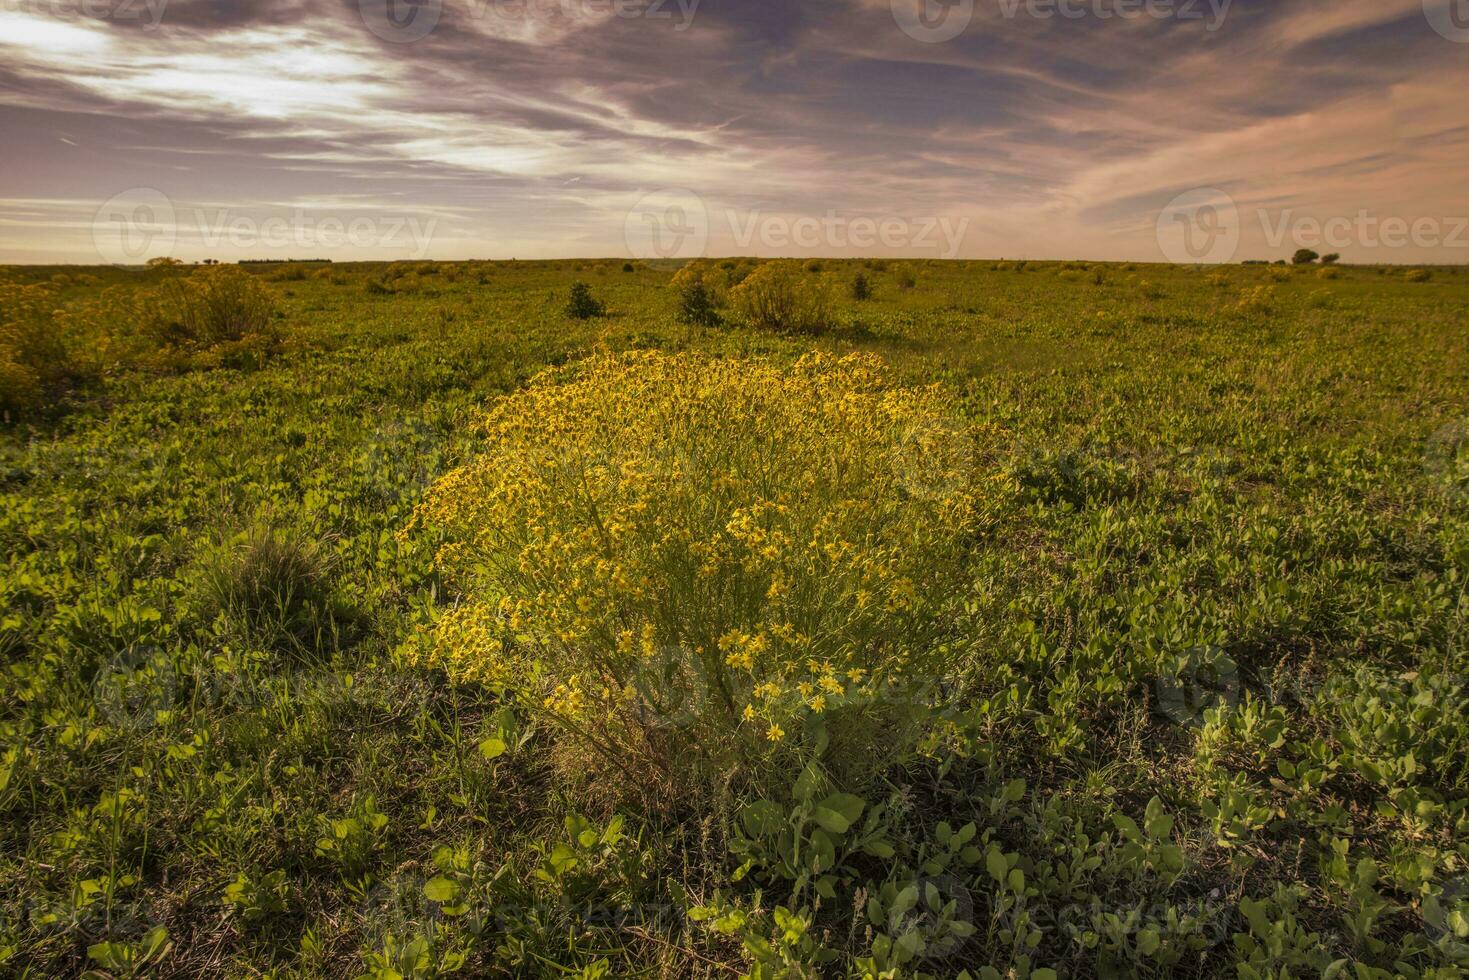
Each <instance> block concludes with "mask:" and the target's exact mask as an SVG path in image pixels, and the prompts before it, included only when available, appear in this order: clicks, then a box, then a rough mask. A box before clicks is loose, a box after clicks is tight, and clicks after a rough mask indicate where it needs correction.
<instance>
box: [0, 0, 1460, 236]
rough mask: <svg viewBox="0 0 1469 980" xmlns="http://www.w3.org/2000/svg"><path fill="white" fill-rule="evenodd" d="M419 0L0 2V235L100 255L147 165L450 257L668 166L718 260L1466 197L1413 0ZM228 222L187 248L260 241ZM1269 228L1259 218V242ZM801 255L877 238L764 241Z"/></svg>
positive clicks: (1441, 87)
mask: <svg viewBox="0 0 1469 980" xmlns="http://www.w3.org/2000/svg"><path fill="white" fill-rule="evenodd" d="M122 2H123V0H118V5H120V4H122ZM388 2H389V4H390V5H395V6H396V5H399V4H402V3H404V2H405V0H388ZM899 2H907V0H899ZM918 2H926V0H918ZM428 3H429V4H430V6H427V7H424V8H423V9H421V10H419V11H418V12H416V13H415V12H414V11H413V10H411V9H410V8H407V7H400V8H399V9H398V11H397V12H398V14H399V15H400V19H399V21H396V22H394V23H395V24H398V25H399V26H401V25H402V24H405V23H406V24H409V25H410V26H411V25H412V23H413V22H412V16H423V17H427V16H429V15H430V14H432V15H433V17H434V20H433V23H432V30H430V31H428V32H427V33H426V34H425V35H424V36H422V37H421V38H419V39H417V40H413V41H405V40H404V35H402V34H401V33H400V34H397V35H395V34H394V32H393V30H384V29H381V27H382V25H381V24H374V23H373V21H372V18H373V16H374V13H373V10H374V9H375V8H373V7H372V4H371V3H369V2H368V0H363V2H362V3H360V4H359V3H358V2H357V0H241V2H237V3H230V4H224V3H218V2H214V0H171V2H167V3H164V2H163V0H155V4H156V6H153V7H147V6H145V5H144V2H143V0H135V2H134V3H133V4H132V5H131V6H132V7H133V9H134V10H135V11H141V13H140V14H138V15H136V16H130V17H123V16H121V15H120V14H118V10H119V9H120V7H119V6H118V5H115V6H114V8H111V9H112V10H113V12H114V14H117V15H115V16H101V17H89V16H82V15H81V13H80V12H79V11H78V9H77V8H76V7H75V6H65V5H63V4H60V3H46V2H33V3H27V2H18V3H13V4H10V5H7V7H6V8H5V9H4V10H3V11H0V58H3V61H0V85H3V87H4V91H5V96H4V97H3V106H0V125H3V126H4V128H5V131H6V133H7V143H8V148H7V149H5V150H3V151H0V153H3V154H4V159H3V162H4V165H5V172H6V175H7V176H6V179H7V186H6V187H5V188H4V190H3V193H4V194H5V195H6V197H7V198H8V200H6V201H4V202H0V258H3V259H5V260H8V261H60V260H70V261H95V260H97V259H98V251H97V248H96V245H95V243H94V241H93V236H92V233H91V218H90V216H91V215H93V214H95V213H96V211H97V208H98V207H99V206H100V205H102V204H103V202H105V201H107V200H109V199H111V198H112V197H113V196H114V195H117V194H119V193H122V192H125V191H128V190H129V189H131V188H138V187H148V188H155V189H157V190H158V191H161V192H162V193H163V194H164V195H166V196H167V198H168V199H169V200H170V201H171V202H173V204H174V205H175V206H176V208H177V209H178V210H179V211H180V212H182V213H184V214H191V213H194V212H196V211H197V210H198V209H201V208H204V209H215V210H216V211H218V210H220V209H224V210H226V211H228V212H230V213H233V214H237V215H241V214H243V215H252V216H257V217H258V216H260V215H262V214H266V213H267V212H269V211H271V209H275V210H277V211H279V212H281V213H294V212H295V211H297V210H299V209H301V208H302V204H301V203H300V202H303V201H309V202H312V204H311V206H310V207H308V208H306V210H307V211H308V212H309V213H311V214H321V213H324V212H325V211H330V210H332V209H336V210H337V211H338V212H340V214H341V216H343V217H345V218H351V217H354V216H357V215H359V214H360V213H361V212H362V211H364V210H365V211H375V212H376V213H379V214H384V215H395V214H415V215H422V216H424V217H425V219H427V218H428V217H432V218H433V219H434V225H435V229H436V230H435V233H434V240H433V242H432V243H431V249H430V252H431V254H434V255H436V256H442V257H446V258H448V257H466V256H469V255H487V256H490V255H518V256H521V257H528V256H532V255H558V254H573V253H574V254H621V253H624V252H626V251H627V250H628V248H629V245H628V242H627V239H626V236H625V233H624V232H625V225H626V223H627V217H628V213H629V210H630V209H632V208H634V207H635V206H636V205H637V202H639V201H640V200H643V199H644V195H646V194H647V193H648V192H650V191H654V190H658V189H667V188H680V189H685V190H687V191H690V192H693V193H695V194H696V195H698V199H699V200H701V201H702V202H703V205H704V207H705V209H706V213H707V221H708V223H709V225H710V227H709V245H708V247H709V248H710V249H711V250H729V251H734V250H739V249H740V245H741V243H740V241H738V240H737V239H738V236H736V235H731V234H730V227H731V225H738V224H739V222H741V221H746V220H748V218H749V216H751V215H757V216H762V217H763V218H765V219H774V218H778V219H779V220H781V221H784V222H787V223H790V222H796V221H800V220H801V219H803V218H809V219H826V217H827V216H828V215H831V214H836V215H837V216H839V217H840V218H843V219H844V220H850V219H851V218H854V217H857V216H865V217H871V218H873V219H874V220H876V219H881V218H884V217H890V218H894V219H902V220H905V221H922V220H924V219H929V218H932V219H938V218H946V219H950V220H953V221H958V220H960V219H963V220H964V221H965V222H966V223H967V224H966V228H967V229H968V230H967V233H966V235H965V238H964V241H963V243H962V253H963V254H966V255H1000V254H1003V255H1009V256H1020V255H1029V256H1072V255H1080V256H1087V257H1096V258H1107V257H1115V258H1137V259H1151V258H1159V257H1160V253H1159V249H1158V244H1157V242H1156V240H1155V237H1154V234H1153V222H1154V220H1155V218H1156V216H1157V214H1158V212H1159V209H1160V208H1162V207H1163V206H1164V205H1165V204H1166V203H1167V201H1168V200H1169V199H1170V198H1171V197H1172V196H1173V195H1175V194H1177V193H1179V192H1181V191H1184V190H1188V189H1190V188H1194V187H1203V186H1213V187H1218V188H1220V189H1222V190H1224V191H1226V192H1227V193H1228V194H1229V195H1230V196H1231V197H1233V198H1234V199H1235V200H1236V201H1237V202H1238V203H1239V204H1240V206H1241V208H1242V209H1244V210H1245V211H1246V212H1249V213H1254V212H1255V211H1259V210H1261V209H1264V210H1267V211H1269V212H1270V213H1272V214H1276V213H1279V212H1281V211H1287V210H1289V211H1291V212H1292V213H1309V214H1313V215H1317V216H1319V217H1322V218H1329V217H1331V216H1333V215H1337V214H1347V215H1351V214H1355V213H1357V212H1358V211H1359V210H1360V209H1369V210H1371V211H1373V212H1374V213H1377V214H1379V215H1381V216H1383V217H1388V216H1398V217H1402V218H1404V219H1406V220H1410V221H1411V220H1414V219H1418V218H1425V217H1427V218H1437V219H1443V218H1450V217H1453V216H1456V215H1463V214H1469V193H1466V191H1465V190H1464V189H1463V181H1462V178H1461V176H1460V175H1461V174H1462V172H1463V170H1464V169H1465V165H1466V164H1469V115H1466V113H1465V112H1464V110H1463V109H1462V108H1460V107H1459V105H1458V100H1457V99H1455V98H1454V97H1453V96H1452V93H1453V92H1456V91H1460V90H1462V86H1463V83H1464V82H1465V81H1466V80H1469V62H1466V60H1465V58H1466V55H1469V45H1462V44H1455V43H1453V42H1452V41H1450V40H1449V39H1446V38H1445V37H1443V36H1441V35H1440V34H1439V33H1437V32H1436V31H1435V30H1433V28H1432V27H1431V26H1430V24H1429V22H1428V20H1427V19H1426V18H1425V17H1424V14H1423V8H1422V5H1421V3H1420V0H1334V2H1330V3H1327V2H1315V0H1282V2H1276V3H1268V4H1267V3H1247V2H1246V0H1234V2H1233V3H1232V4H1223V5H1222V7H1221V6H1220V5H1219V4H1215V5H1214V8H1213V9H1215V10H1217V11H1219V13H1220V14H1221V16H1220V18H1219V19H1218V21H1217V23H1214V22H1212V21H1207V20H1197V19H1184V18H1179V17H1176V16H1175V17H1173V18H1171V19H1170V18H1167V17H1118V16H1103V14H1106V13H1107V12H1108V11H1109V10H1112V9H1114V8H1112V7H1108V6H1107V5H1106V0H1084V2H1083V0H1072V2H1071V4H1070V5H1069V6H1067V7H1065V8H1064V9H1066V10H1070V11H1073V12H1075V11H1080V15H1079V16H1058V15H1052V16H1045V15H1044V14H1043V13H1042V14H1037V13H1036V11H1037V10H1040V11H1045V10H1048V9H1049V10H1055V9H1057V8H1056V5H1055V4H1054V3H1053V4H1051V5H1050V6H1046V5H1044V4H1042V5H1030V4H1027V3H1026V2H1024V0H1015V2H1012V0H976V4H975V8H974V12H973V15H972V17H971V19H970V20H969V22H968V23H967V24H966V25H965V29H964V30H963V31H962V32H960V33H959V34H958V35H957V36H955V37H953V38H951V39H949V40H946V41H944V42H942V43H925V42H924V41H923V40H919V39H915V38H914V37H913V36H910V35H909V34H905V32H904V31H903V30H901V29H900V28H899V24H898V20H897V19H896V18H895V17H894V13H893V9H892V0H803V2H793V3H788V4H770V3H768V2H764V0H702V2H695V0H683V2H682V3H680V2H677V0H646V2H637V3H635V2H633V0H443V3H442V5H441V6H435V5H433V4H436V3H437V0H428ZM1201 5H1203V6H1207V5H1204V4H1202V0H1201ZM378 6H379V7H381V6H382V2H381V0H379V4H378ZM1174 6H1175V7H1177V6H1180V5H1179V4H1175V5H1174ZM154 13H156V14H157V16H156V18H154V17H152V14H154ZM410 15H411V16H410ZM421 23H426V22H421ZM389 26H390V27H391V26H392V25H391V24H390V25H389ZM375 28H377V29H375ZM241 242H243V239H241V240H238V241H230V242H226V243H225V244H223V245H221V244H220V243H219V242H217V241H216V242H213V243H212V244H211V242H209V241H201V240H200V239H199V238H198V236H193V235H180V236H178V238H177V239H176V244H177V250H178V251H179V253H180V254H185V255H186V256H187V257H203V256H204V255H206V254H213V255H217V256H219V257H222V258H235V257H242V256H245V257H249V256H259V255H260V254H261V251H262V249H264V247H265V246H263V245H257V246H254V247H252V246H251V245H249V244H248V242H245V243H244V244H241ZM908 247H909V246H908V245H907V244H904V245H900V246H898V247H895V248H893V249H891V250H890V251H894V252H900V251H903V250H904V249H905V248H908ZM1269 247H1270V245H1269V243H1268V242H1266V241H1264V239H1263V238H1262V237H1261V236H1260V235H1259V234H1258V229H1254V228H1252V227H1251V226H1250V225H1249V223H1248V222H1247V228H1246V231H1245V235H1244V240H1243V243H1242V249H1243V250H1245V251H1246V252H1251V251H1258V250H1263V249H1268V248H1269ZM803 250H809V251H818V252H825V253H839V252H842V251H851V250H856V251H863V249H852V248H850V247H848V246H840V245H835V244H833V243H832V242H831V241H829V240H823V241H822V242H821V243H820V244H818V245H817V246H813V247H811V248H809V249H807V248H804V247H796V246H787V247H778V246H777V247H773V248H771V249H768V250H767V251H803ZM884 250H885V248H884V247H881V246H879V247H874V248H870V249H865V251H884ZM1343 251H1345V252H1347V253H1348V257H1349V258H1352V257H1358V258H1363V259H1367V258H1374V257H1376V258H1379V259H1386V260H1401V261H1421V260H1425V259H1432V260H1438V261H1461V260H1462V259H1461V258H1460V256H1459V255H1457V254H1455V253H1454V252H1453V251H1452V250H1451V249H1447V248H1442V247H1436V248H1428V249H1414V248H1407V249H1398V250H1397V251H1396V252H1394V253H1393V254H1391V255H1388V254H1380V253H1378V252H1377V251H1375V250H1373V249H1371V248H1367V247H1365V246H1362V247H1359V248H1354V247H1347V248H1344V249H1343ZM336 254H337V256H338V257H341V258H351V257H375V258H378V257H381V258H388V257H394V256H393V254H392V252H391V250H385V249H383V248H380V247H373V248H357V247H355V246H351V245H347V246H343V247H342V248H340V249H339V250H338V251H337V253H336Z"/></svg>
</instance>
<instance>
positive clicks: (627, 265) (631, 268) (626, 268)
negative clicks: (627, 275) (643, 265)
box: [622, 262, 638, 272]
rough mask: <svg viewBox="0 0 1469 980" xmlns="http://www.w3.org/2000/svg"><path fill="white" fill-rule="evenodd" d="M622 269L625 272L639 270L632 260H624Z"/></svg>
mask: <svg viewBox="0 0 1469 980" xmlns="http://www.w3.org/2000/svg"><path fill="white" fill-rule="evenodd" d="M622 271H623V272H637V271H638V270H637V269H636V268H635V267H634V266H633V264H632V263H631V262H624V263H622Z"/></svg>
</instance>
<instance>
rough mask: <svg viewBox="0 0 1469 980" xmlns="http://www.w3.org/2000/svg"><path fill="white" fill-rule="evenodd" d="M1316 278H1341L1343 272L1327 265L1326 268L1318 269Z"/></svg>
mask: <svg viewBox="0 0 1469 980" xmlns="http://www.w3.org/2000/svg"><path fill="white" fill-rule="evenodd" d="M1316 278H1318V279H1340V278H1341V272H1340V271H1339V270H1337V269H1333V268H1331V267H1330V266H1327V267H1325V268H1322V269H1317V270H1316Z"/></svg>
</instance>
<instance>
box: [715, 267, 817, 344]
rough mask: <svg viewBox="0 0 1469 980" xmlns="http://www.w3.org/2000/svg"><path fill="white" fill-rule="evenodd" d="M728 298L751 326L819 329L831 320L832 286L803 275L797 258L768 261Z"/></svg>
mask: <svg viewBox="0 0 1469 980" xmlns="http://www.w3.org/2000/svg"><path fill="white" fill-rule="evenodd" d="M729 302H730V305H731V306H732V307H734V309H735V311H736V312H738V313H739V314H740V315H741V316H742V317H744V319H745V322H746V323H748V324H749V325H750V326H751V327H754V328H756V329H760V330H774V331H777V332H781V333H805V334H814V333H820V332H821V331H822V330H824V329H825V328H826V327H827V326H828V325H829V324H828V316H829V312H828V311H829V305H830V289H829V288H828V285H827V283H826V281H825V280H824V279H823V278H822V277H820V276H813V275H802V270H801V268H800V267H799V266H798V265H796V264H795V263H794V262H789V261H785V260H775V261H771V262H765V263H763V264H761V265H759V266H757V267H756V268H755V270H754V271H753V272H751V273H750V274H749V275H748V276H746V277H745V278H744V279H742V280H741V281H740V283H739V284H738V285H736V286H734V287H733V288H732V289H730V291H729Z"/></svg>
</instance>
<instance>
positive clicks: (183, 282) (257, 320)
mask: <svg viewBox="0 0 1469 980" xmlns="http://www.w3.org/2000/svg"><path fill="white" fill-rule="evenodd" d="M153 299H154V306H153V310H152V318H151V320H150V322H149V323H148V324H147V325H146V329H147V331H148V332H149V333H150V334H152V335H153V336H154V337H155V338H156V339H158V340H160V341H162V342H165V343H169V344H176V345H177V344H193V345H198V346H206V347H207V346H211V345H214V344H221V343H227V342H232V341H238V340H240V339H242V338H243V337H245V336H246V335H248V334H263V333H265V332H266V331H267V330H268V329H269V327H270V325H271V321H272V320H273V319H274V318H275V313H276V304H275V298H274V297H273V296H272V295H271V292H270V290H269V289H268V288H267V287H266V286H265V285H264V284H263V283H262V282H260V280H258V279H256V278H255V276H253V275H251V274H250V273H248V272H246V271H245V270H243V269H240V268H237V267H235V266H228V265H216V266H205V267H201V268H200V269H198V271H196V272H194V273H193V274H192V275H190V276H180V277H175V278H170V279H167V280H165V281H164V283H163V284H162V286H161V287H160V288H159V289H158V290H157V291H156V292H155V294H154V296H153Z"/></svg>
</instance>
